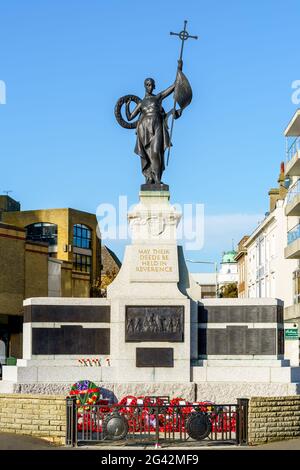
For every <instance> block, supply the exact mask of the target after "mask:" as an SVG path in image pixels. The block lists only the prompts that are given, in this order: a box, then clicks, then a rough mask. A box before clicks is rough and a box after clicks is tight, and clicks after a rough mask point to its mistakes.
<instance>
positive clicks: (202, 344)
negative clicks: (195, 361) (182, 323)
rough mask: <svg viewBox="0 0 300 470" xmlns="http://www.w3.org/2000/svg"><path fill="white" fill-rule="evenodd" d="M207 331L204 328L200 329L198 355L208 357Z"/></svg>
mask: <svg viewBox="0 0 300 470" xmlns="http://www.w3.org/2000/svg"><path fill="white" fill-rule="evenodd" d="M207 331H208V330H206V329H204V328H198V355H199V356H206V354H207Z"/></svg>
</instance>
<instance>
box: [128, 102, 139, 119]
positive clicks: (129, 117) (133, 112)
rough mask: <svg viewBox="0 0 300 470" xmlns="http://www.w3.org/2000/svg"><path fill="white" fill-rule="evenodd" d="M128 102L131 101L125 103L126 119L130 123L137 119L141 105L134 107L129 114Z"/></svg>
mask: <svg viewBox="0 0 300 470" xmlns="http://www.w3.org/2000/svg"><path fill="white" fill-rule="evenodd" d="M130 102H131V101H127V103H126V117H127V119H128V121H132V119H134V118H135V117H137V115H138V114H139V113H140V111H141V103H139V104H137V105H136V107H135V108H134V110H133V111H132V113H131V112H130Z"/></svg>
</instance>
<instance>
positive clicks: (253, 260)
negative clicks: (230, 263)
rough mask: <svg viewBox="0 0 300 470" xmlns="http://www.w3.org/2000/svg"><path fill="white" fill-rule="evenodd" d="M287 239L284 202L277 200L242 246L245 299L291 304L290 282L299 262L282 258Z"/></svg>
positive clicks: (291, 286) (291, 288)
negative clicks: (273, 300) (243, 251)
mask: <svg viewBox="0 0 300 470" xmlns="http://www.w3.org/2000/svg"><path fill="white" fill-rule="evenodd" d="M286 237H287V217H286V215H285V201H284V200H281V199H280V200H278V201H277V203H276V207H275V209H274V210H273V211H272V212H271V213H270V214H268V215H267V216H266V218H265V219H264V220H263V221H262V222H261V223H260V225H259V226H258V227H257V228H256V230H255V231H254V232H253V234H252V235H251V236H250V237H249V239H248V240H247V241H246V243H245V248H246V249H247V263H246V269H247V276H246V278H247V286H246V295H247V297H249V298H267V297H269V298H270V297H272V298H278V299H281V300H283V301H284V305H285V307H288V306H290V305H292V304H293V297H294V293H293V283H292V282H291V280H292V278H293V273H294V271H295V270H296V269H297V266H298V261H297V260H295V259H293V260H288V259H286V258H285V253H284V249H285V247H286Z"/></svg>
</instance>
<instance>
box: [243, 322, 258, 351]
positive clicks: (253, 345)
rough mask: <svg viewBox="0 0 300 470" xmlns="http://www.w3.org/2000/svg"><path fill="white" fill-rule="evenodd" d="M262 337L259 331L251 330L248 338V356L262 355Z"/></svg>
mask: <svg viewBox="0 0 300 470" xmlns="http://www.w3.org/2000/svg"><path fill="white" fill-rule="evenodd" d="M260 342H261V335H260V334H259V330H254V329H251V328H250V329H249V330H248V334H247V338H246V354H260V350H261V345H260Z"/></svg>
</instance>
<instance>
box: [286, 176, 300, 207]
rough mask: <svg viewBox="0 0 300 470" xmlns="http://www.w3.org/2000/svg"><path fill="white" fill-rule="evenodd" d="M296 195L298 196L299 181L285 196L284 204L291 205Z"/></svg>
mask: <svg viewBox="0 0 300 470" xmlns="http://www.w3.org/2000/svg"><path fill="white" fill-rule="evenodd" d="M298 194H300V180H298V181H297V182H296V183H295V184H294V185H293V186H291V187H290V189H289V191H288V193H287V196H286V203H287V204H291V203H292V202H293V200H294V198H295V197H296V196H298Z"/></svg>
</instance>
